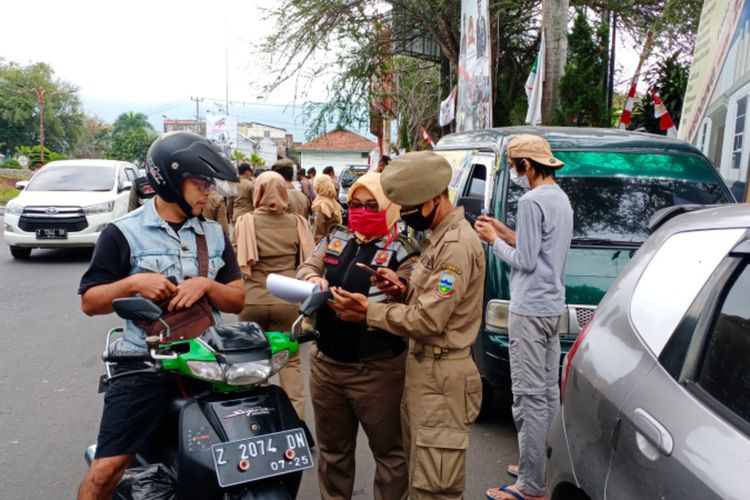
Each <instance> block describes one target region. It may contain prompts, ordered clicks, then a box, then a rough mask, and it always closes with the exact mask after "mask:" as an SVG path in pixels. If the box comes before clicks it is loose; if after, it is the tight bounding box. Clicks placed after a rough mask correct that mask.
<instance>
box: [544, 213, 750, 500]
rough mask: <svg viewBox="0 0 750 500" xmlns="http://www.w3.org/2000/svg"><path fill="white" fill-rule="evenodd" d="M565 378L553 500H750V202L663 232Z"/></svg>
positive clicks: (553, 460)
mask: <svg viewBox="0 0 750 500" xmlns="http://www.w3.org/2000/svg"><path fill="white" fill-rule="evenodd" d="M562 370H563V375H562V384H561V389H562V397H563V403H562V409H561V411H560V413H559V414H558V416H557V419H556V420H555V422H554V424H553V427H552V429H551V430H550V433H549V435H548V440H547V442H548V447H549V449H548V455H549V463H548V468H547V480H548V482H547V484H548V494H549V498H550V499H551V500H561V499H575V500H579V499H592V500H593V499H605V498H606V499H608V500H620V499H622V500H631V499H650V498H654V499H673V498H674V499H680V500H682V499H688V498H695V499H698V498H699V499H701V500H706V499H714V498H715V499H747V498H750V205H732V206H726V207H722V208H710V209H704V210H699V211H695V212H692V213H689V214H685V215H680V216H678V217H675V218H674V219H672V220H670V221H669V222H667V223H666V224H665V225H664V226H662V227H661V228H660V229H659V230H657V231H656V232H655V233H654V234H653V235H652V236H651V237H650V238H649V239H648V240H647V241H646V243H645V244H644V245H643V247H642V248H641V249H640V250H639V251H638V252H637V253H636V255H635V256H634V257H633V259H632V260H631V261H630V263H629V264H628V266H627V267H626V268H625V270H624V271H623V272H622V274H621V275H620V277H619V278H618V280H617V281H616V282H615V283H614V284H613V285H612V287H611V288H610V290H609V292H608V293H607V295H606V296H605V298H604V299H603V300H602V302H601V304H600V305H599V308H598V309H597V311H596V313H595V315H594V318H593V320H592V321H591V322H590V323H589V324H588V326H587V327H586V328H585V330H584V331H583V332H582V333H581V334H580V335H579V337H578V339H577V341H576V342H575V344H574V345H573V347H572V348H571V350H570V352H569V353H568V355H567V356H566V358H565V361H564V363H563V367H562Z"/></svg>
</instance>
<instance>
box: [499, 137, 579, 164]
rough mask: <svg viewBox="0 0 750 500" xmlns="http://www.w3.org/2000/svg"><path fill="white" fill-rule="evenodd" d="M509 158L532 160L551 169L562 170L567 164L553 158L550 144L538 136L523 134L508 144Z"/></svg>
mask: <svg viewBox="0 0 750 500" xmlns="http://www.w3.org/2000/svg"><path fill="white" fill-rule="evenodd" d="M508 158H531V159H532V160H534V161H535V162H537V163H541V164H542V165H546V166H548V167H551V168H561V167H562V166H563V165H565V163H563V162H561V161H560V160H558V159H557V158H555V157H554V156H552V149H550V147H549V143H548V142H547V141H546V140H545V139H544V138H543V137H539V136H538V135H533V134H521V135H517V136H515V137H514V138H512V139H511V140H510V142H508Z"/></svg>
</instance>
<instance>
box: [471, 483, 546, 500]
mask: <svg viewBox="0 0 750 500" xmlns="http://www.w3.org/2000/svg"><path fill="white" fill-rule="evenodd" d="M511 486H512V485H505V486H498V487H497V488H490V489H489V490H487V491H486V492H485V495H487V500H546V498H547V497H545V496H541V497H533V496H530V495H526V494H525V493H523V492H521V491H517V490H512V489H510V488H511Z"/></svg>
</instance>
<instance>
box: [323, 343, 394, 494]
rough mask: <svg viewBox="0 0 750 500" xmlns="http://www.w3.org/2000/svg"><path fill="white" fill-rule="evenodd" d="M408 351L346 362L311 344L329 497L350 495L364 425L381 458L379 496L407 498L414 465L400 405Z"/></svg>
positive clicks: (377, 461)
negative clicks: (410, 465)
mask: <svg viewBox="0 0 750 500" xmlns="http://www.w3.org/2000/svg"><path fill="white" fill-rule="evenodd" d="M405 356H406V352H404V353H402V354H400V355H399V356H396V357H394V358H391V359H384V360H380V361H368V362H365V363H341V362H339V361H336V360H334V359H331V358H329V357H328V356H326V355H325V354H323V353H322V352H320V351H319V350H318V348H317V347H316V346H310V395H311V397H312V404H313V408H314V410H315V435H316V437H317V439H318V448H319V456H318V483H319V485H320V496H321V498H323V500H331V499H336V500H339V499H347V500H348V499H350V498H351V497H352V491H353V489H354V473H355V451H356V446H357V432H358V430H359V424H362V428H363V429H364V431H365V434H367V438H368V440H369V443H370V450H372V454H373V457H374V458H375V481H374V484H373V495H372V498H374V499H375V500H399V499H406V494H407V486H408V469H407V465H406V453H405V450H404V445H403V441H402V433H401V418H400V409H399V407H400V403H401V395H402V391H403V387H404V361H405V360H404V358H405Z"/></svg>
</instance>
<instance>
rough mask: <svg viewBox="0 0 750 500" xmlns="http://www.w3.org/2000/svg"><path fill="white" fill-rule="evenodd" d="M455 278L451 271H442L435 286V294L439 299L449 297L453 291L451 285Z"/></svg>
mask: <svg viewBox="0 0 750 500" xmlns="http://www.w3.org/2000/svg"><path fill="white" fill-rule="evenodd" d="M456 279H457V278H456V275H455V274H453V273H442V274H441V275H440V281H438V284H437V285H436V286H435V295H437V296H438V297H440V298H441V299H447V298H450V297H451V296H452V295H453V293H454V292H455V289H454V288H453V285H454V284H455V282H456Z"/></svg>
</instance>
